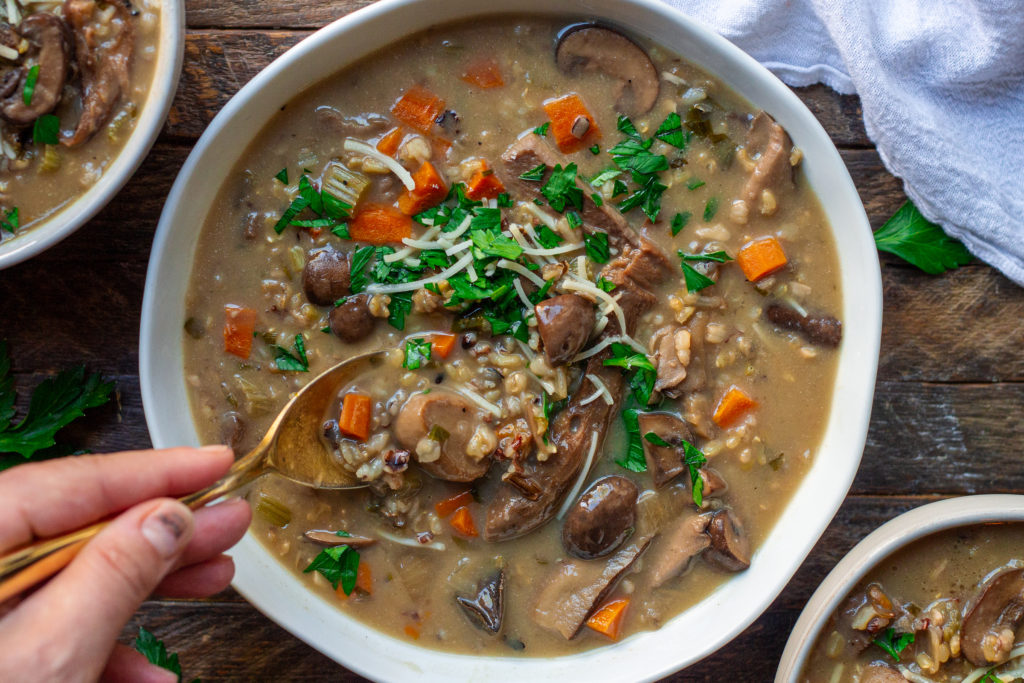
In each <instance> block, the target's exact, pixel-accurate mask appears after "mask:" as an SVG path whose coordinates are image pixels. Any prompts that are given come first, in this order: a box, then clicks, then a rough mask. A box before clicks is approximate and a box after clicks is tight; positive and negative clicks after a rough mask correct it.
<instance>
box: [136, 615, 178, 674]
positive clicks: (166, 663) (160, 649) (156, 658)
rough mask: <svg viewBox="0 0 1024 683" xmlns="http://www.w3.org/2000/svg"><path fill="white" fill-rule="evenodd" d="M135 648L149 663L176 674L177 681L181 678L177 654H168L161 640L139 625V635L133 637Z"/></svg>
mask: <svg viewBox="0 0 1024 683" xmlns="http://www.w3.org/2000/svg"><path fill="white" fill-rule="evenodd" d="M135 649H136V650H137V651H138V652H141V653H142V654H143V655H144V656H145V657H146V659H148V660H149V663H150V664H153V665H155V666H158V667H160V668H161V669H167V670H168V671H170V672H171V673H173V674H176V675H177V676H178V680H179V681H180V680H181V662H179V661H178V654H177V653H173V654H169V653H168V652H167V646H166V645H164V643H163V641H162V640H158V639H157V637H156V636H154V635H153V634H152V633H150V632H149V631H147V630H146V629H144V628H142V627H141V626H140V627H139V636H138V637H137V638H136V639H135Z"/></svg>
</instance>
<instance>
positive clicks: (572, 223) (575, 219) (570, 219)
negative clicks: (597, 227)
mask: <svg viewBox="0 0 1024 683" xmlns="http://www.w3.org/2000/svg"><path fill="white" fill-rule="evenodd" d="M565 221H566V222H567V223H568V224H569V227H570V228H572V229H573V230H575V229H576V228H578V227H580V226H581V225H583V219H582V218H580V215H579V214H578V213H576V212H575V211H566V212H565Z"/></svg>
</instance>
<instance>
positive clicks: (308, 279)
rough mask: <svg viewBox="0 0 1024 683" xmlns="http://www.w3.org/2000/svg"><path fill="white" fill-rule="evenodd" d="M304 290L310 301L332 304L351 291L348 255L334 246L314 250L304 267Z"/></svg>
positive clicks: (318, 303)
mask: <svg viewBox="0 0 1024 683" xmlns="http://www.w3.org/2000/svg"><path fill="white" fill-rule="evenodd" d="M302 290H303V291H304V292H305V293H306V298H307V299H309V301H310V303H314V304H317V305H318V306H330V305H331V304H333V303H334V302H335V301H337V300H338V299H340V298H342V297H343V296H347V295H348V293H349V263H348V257H347V256H346V255H345V254H343V253H341V252H340V251H338V250H336V249H334V248H333V247H325V248H323V249H318V250H317V251H315V252H313V254H312V257H311V258H310V259H309V260H308V261H306V265H305V267H304V268H303V269H302Z"/></svg>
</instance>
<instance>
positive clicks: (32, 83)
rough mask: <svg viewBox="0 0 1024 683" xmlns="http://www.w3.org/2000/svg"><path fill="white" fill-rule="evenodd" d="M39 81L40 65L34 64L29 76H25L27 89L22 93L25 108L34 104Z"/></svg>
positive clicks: (30, 68)
mask: <svg viewBox="0 0 1024 683" xmlns="http://www.w3.org/2000/svg"><path fill="white" fill-rule="evenodd" d="M38 80H39V65H38V64H33V65H32V66H31V67H29V70H28V74H26V76H25V88H24V89H23V90H22V91H21V99H22V100H23V101H24V102H25V106H26V107H27V106H28V105H30V104H32V95H34V94H35V92H36V82H37V81H38Z"/></svg>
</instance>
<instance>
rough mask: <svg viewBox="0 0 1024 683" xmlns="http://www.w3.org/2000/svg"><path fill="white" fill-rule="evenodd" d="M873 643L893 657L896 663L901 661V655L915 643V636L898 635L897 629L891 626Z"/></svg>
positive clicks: (908, 634)
mask: <svg viewBox="0 0 1024 683" xmlns="http://www.w3.org/2000/svg"><path fill="white" fill-rule="evenodd" d="M871 642H873V643H874V644H875V645H877V646H878V647H880V648H882V649H883V650H885V651H886V652H887V653H888V654H889V656H890V657H892V658H893V659H894V660H895V661H897V662H898V661H900V653H902V652H903V650H905V649H906V648H907V646H908V645H910V644H911V643H912V642H914V634H913V633H901V634H899V635H897V634H896V629H894V628H893V627H892V626H890V627H889V628H887V629H885V632H884V633H882V635H880V636H879V637H877V638H875V639H874V640H872V641H871Z"/></svg>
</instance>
